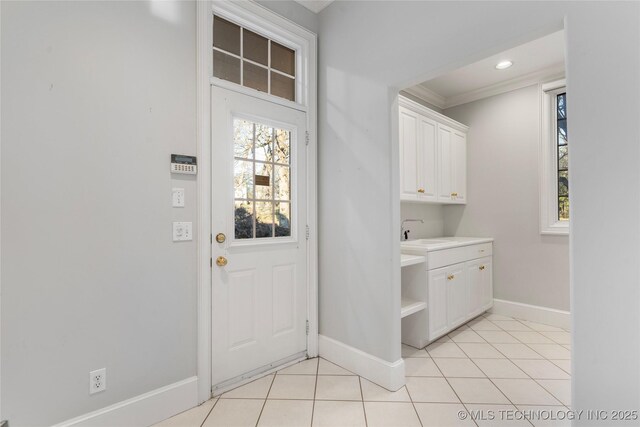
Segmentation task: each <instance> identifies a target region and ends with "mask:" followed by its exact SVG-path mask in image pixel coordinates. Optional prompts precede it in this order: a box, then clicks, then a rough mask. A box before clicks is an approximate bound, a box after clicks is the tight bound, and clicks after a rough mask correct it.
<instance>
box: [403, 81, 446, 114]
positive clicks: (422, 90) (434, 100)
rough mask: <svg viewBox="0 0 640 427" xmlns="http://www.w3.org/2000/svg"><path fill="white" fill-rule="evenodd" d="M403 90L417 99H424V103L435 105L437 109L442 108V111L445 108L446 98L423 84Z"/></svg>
mask: <svg viewBox="0 0 640 427" xmlns="http://www.w3.org/2000/svg"><path fill="white" fill-rule="evenodd" d="M403 90H404V91H405V92H407V93H408V94H410V95H413V96H415V97H417V98H420V99H422V100H423V101H426V102H428V103H429V104H431V105H435V106H436V107H438V108H442V109H444V108H445V105H446V101H447V99H446V98H445V97H444V96H442V95H438V94H437V93H435V92H434V91H432V90H431V89H429V88H427V87H425V86H423V85H421V84H419V85H416V86H412V87H410V88H407V89H403Z"/></svg>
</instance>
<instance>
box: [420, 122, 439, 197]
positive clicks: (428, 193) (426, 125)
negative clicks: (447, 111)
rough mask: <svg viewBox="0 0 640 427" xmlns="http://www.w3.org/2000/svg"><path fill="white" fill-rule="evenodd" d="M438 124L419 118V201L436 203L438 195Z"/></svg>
mask: <svg viewBox="0 0 640 427" xmlns="http://www.w3.org/2000/svg"><path fill="white" fill-rule="evenodd" d="M437 129H438V126H437V124H436V122H434V121H433V120H431V119H428V118H426V117H422V116H420V117H419V132H418V200H422V201H425V202H427V201H428V202H434V201H436V200H437V193H436V156H437V148H436V141H437V139H438V133H437Z"/></svg>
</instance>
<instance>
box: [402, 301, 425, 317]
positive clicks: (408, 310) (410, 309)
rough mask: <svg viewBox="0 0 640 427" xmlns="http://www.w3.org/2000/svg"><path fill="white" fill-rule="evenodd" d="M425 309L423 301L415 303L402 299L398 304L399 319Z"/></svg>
mask: <svg viewBox="0 0 640 427" xmlns="http://www.w3.org/2000/svg"><path fill="white" fill-rule="evenodd" d="M425 308H427V303H426V302H424V301H416V300H413V299H410V298H406V297H402V299H401V302H400V318H403V317H407V316H409V315H410V314H413V313H417V312H419V311H421V310H424V309H425Z"/></svg>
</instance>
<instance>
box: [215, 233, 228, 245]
mask: <svg viewBox="0 0 640 427" xmlns="http://www.w3.org/2000/svg"><path fill="white" fill-rule="evenodd" d="M225 240H227V236H225V235H224V233H218V234H216V242H218V243H224V241H225Z"/></svg>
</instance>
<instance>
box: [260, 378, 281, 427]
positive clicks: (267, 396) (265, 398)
mask: <svg viewBox="0 0 640 427" xmlns="http://www.w3.org/2000/svg"><path fill="white" fill-rule="evenodd" d="M277 374H278V372H277V371H276V372H275V373H274V375H273V378H272V379H271V384H269V390H268V391H267V395H266V396H265V397H264V402H262V408H260V414H259V415H258V419H257V420H256V425H255V427H258V423H259V422H260V418H262V412H263V411H264V407H265V406H267V399H268V398H269V393H271V387H273V383H274V382H275V381H276V375H277Z"/></svg>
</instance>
